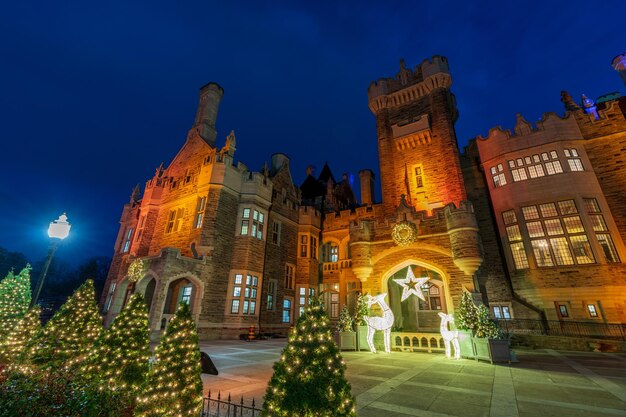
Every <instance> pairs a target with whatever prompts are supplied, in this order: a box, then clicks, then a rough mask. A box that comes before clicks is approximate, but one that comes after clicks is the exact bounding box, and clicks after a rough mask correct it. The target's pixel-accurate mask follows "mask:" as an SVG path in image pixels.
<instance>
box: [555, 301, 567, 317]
mask: <svg viewBox="0 0 626 417" xmlns="http://www.w3.org/2000/svg"><path fill="white" fill-rule="evenodd" d="M558 308H559V315H560V316H561V317H569V312H568V311H567V306H566V305H565V304H558Z"/></svg>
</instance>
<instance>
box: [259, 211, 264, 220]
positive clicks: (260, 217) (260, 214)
mask: <svg viewBox="0 0 626 417" xmlns="http://www.w3.org/2000/svg"><path fill="white" fill-rule="evenodd" d="M259 223H265V215H264V214H263V213H261V212H259Z"/></svg>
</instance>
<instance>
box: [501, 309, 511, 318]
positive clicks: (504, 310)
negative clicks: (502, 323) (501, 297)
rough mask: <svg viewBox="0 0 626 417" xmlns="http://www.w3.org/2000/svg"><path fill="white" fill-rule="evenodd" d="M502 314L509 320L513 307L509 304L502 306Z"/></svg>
mask: <svg viewBox="0 0 626 417" xmlns="http://www.w3.org/2000/svg"><path fill="white" fill-rule="evenodd" d="M502 316H503V317H504V318H505V319H507V320H509V319H510V318H511V309H510V308H509V307H508V306H502Z"/></svg>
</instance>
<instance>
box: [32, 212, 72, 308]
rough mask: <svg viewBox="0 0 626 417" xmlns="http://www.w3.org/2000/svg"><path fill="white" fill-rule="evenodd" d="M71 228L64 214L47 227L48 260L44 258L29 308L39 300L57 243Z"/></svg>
mask: <svg viewBox="0 0 626 417" xmlns="http://www.w3.org/2000/svg"><path fill="white" fill-rule="evenodd" d="M71 227H72V226H71V225H70V224H69V223H68V221H67V216H66V215H65V213H63V214H61V215H60V216H59V218H58V219H57V220H55V221H53V222H50V226H48V236H49V237H50V246H49V247H48V258H46V263H45V264H44V266H43V269H42V270H41V275H40V276H39V282H37V288H35V294H34V295H33V299H32V301H31V303H30V305H31V307H32V306H34V305H35V304H37V300H38V299H39V293H40V292H41V288H42V287H43V283H44V281H45V279H46V274H47V273H48V268H50V263H51V262H52V258H53V257H54V253H55V252H56V251H57V247H58V246H59V242H60V241H62V240H63V239H65V238H66V237H67V236H68V235H69V234H70V228H71Z"/></svg>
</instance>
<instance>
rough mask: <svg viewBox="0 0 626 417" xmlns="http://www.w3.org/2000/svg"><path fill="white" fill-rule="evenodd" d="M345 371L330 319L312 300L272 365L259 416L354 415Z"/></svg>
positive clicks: (350, 416) (319, 303)
mask: <svg viewBox="0 0 626 417" xmlns="http://www.w3.org/2000/svg"><path fill="white" fill-rule="evenodd" d="M345 370H346V365H345V363H344V362H343V359H342V358H341V355H340V353H339V349H338V348H337V345H336V344H335V342H334V341H333V338H332V334H331V330H330V319H329V318H328V315H327V314H326V313H325V312H324V309H323V307H322V304H321V302H320V301H319V300H318V299H313V300H312V301H311V304H310V305H309V306H308V307H307V308H306V310H305V313H304V314H303V315H301V316H300V317H299V318H298V321H297V322H296V325H295V327H294V328H293V329H292V331H291V333H290V335H289V342H288V344H287V346H286V347H285V349H283V352H282V355H281V358H280V360H279V361H278V362H276V363H275V364H274V374H273V375H272V378H271V379H270V382H269V385H268V387H267V391H266V393H265V402H264V404H263V411H262V412H261V415H262V416H264V417H270V416H271V417H283V416H300V417H313V416H315V417H318V416H319V417H321V416H334V417H344V416H346V417H355V416H356V410H355V400H354V397H353V396H352V394H351V393H350V389H351V388H350V384H349V383H348V381H347V380H346V378H345Z"/></svg>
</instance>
